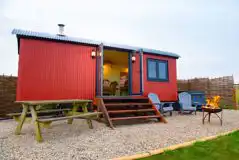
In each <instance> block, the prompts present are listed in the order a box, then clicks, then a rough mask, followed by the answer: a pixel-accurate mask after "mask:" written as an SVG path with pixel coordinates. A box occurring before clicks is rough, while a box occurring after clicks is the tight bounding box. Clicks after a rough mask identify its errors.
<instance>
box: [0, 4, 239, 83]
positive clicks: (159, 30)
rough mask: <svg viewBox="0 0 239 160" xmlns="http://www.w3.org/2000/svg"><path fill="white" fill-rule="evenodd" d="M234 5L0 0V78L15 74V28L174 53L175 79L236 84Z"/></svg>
mask: <svg viewBox="0 0 239 160" xmlns="http://www.w3.org/2000/svg"><path fill="white" fill-rule="evenodd" d="M238 8H239V1H238V0H147V1H145V0H84V1H83V0H67V1H65V0H64V1H63V0H62V1H61V0H41V1H39V0H0V74H5V75H11V74H12V75H17V68H18V54H17V40H16V37H15V36H14V35H12V34H11V31H12V29H13V28H18V29H25V30H33V31H39V32H48V33H52V34H55V33H57V32H58V27H57V24H58V23H64V24H65V25H66V27H65V34H66V35H69V36H74V37H82V38H89V39H94V40H99V41H106V42H111V43H119V44H127V45H133V46H142V47H146V48H153V49H159V50H162V51H169V52H173V53H177V54H179V55H180V56H181V58H180V59H178V60H177V72H178V73H177V74H178V78H179V79H188V78H194V77H219V76H231V75H233V76H234V80H235V83H239V69H238V68H237V66H238V64H237V63H239V9H238Z"/></svg>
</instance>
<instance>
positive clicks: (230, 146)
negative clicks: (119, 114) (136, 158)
mask: <svg viewBox="0 0 239 160" xmlns="http://www.w3.org/2000/svg"><path fill="white" fill-rule="evenodd" d="M202 159H203V160H237V159H239V131H237V132H234V133H231V134H229V135H227V136H222V137H218V138H217V139H215V140H211V141H206V142H196V143H195V144H194V145H192V146H189V147H185V148H180V149H177V150H174V151H166V152H164V153H162V154H158V155H154V156H151V157H147V158H142V159H140V160H202Z"/></svg>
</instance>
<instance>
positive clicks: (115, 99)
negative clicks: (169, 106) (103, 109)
mask: <svg viewBox="0 0 239 160" xmlns="http://www.w3.org/2000/svg"><path fill="white" fill-rule="evenodd" d="M103 101H104V103H105V104H106V103H148V102H149V99H148V98H147V97H114V96H113V97H106V98H103Z"/></svg>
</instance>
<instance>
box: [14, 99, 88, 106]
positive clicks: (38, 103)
mask: <svg viewBox="0 0 239 160" xmlns="http://www.w3.org/2000/svg"><path fill="white" fill-rule="evenodd" d="M86 102H92V100H87V99H61V100H36V101H16V102H15V103H20V104H28V105H41V104H64V103H86Z"/></svg>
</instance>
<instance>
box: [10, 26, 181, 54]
mask: <svg viewBox="0 0 239 160" xmlns="http://www.w3.org/2000/svg"><path fill="white" fill-rule="evenodd" d="M12 34H16V35H18V36H26V37H35V38H42V39H49V40H57V41H63V42H69V43H82V44H89V45H100V44H101V43H103V44H104V46H106V47H112V48H118V49H126V50H133V51H137V50H140V49H142V50H143V52H147V53H153V54H159V55H164V56H170V57H175V58H179V57H180V56H179V55H178V54H175V53H171V52H164V51H160V50H155V49H148V48H141V47H133V46H127V45H120V44H112V43H107V42H100V41H95V40H90V39H84V38H76V37H69V36H61V35H57V34H49V33H43V32H34V31H27V30H21V29H13V31H12Z"/></svg>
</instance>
